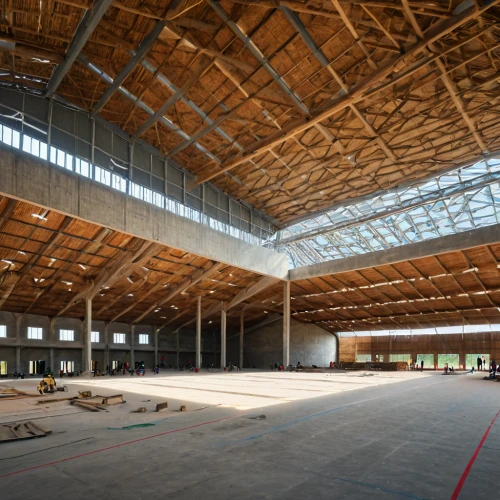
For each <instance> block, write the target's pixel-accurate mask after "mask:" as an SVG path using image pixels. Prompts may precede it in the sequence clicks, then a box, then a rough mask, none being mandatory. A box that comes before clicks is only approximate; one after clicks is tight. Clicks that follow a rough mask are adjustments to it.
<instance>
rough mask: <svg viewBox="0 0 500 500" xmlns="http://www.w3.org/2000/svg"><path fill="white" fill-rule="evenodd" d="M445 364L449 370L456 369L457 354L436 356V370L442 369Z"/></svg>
mask: <svg viewBox="0 0 500 500" xmlns="http://www.w3.org/2000/svg"><path fill="white" fill-rule="evenodd" d="M446 363H448V366H449V367H450V368H451V367H452V366H453V367H454V368H458V354H438V368H444V365H445V364H446Z"/></svg>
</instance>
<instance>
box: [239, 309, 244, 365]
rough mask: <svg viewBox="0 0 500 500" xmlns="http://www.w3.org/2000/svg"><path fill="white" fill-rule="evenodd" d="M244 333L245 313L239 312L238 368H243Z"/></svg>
mask: <svg viewBox="0 0 500 500" xmlns="http://www.w3.org/2000/svg"><path fill="white" fill-rule="evenodd" d="M244 335H245V313H243V312H242V313H241V314H240V364H239V366H240V368H243V336H244Z"/></svg>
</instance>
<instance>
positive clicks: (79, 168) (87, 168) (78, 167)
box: [75, 158, 91, 177]
mask: <svg viewBox="0 0 500 500" xmlns="http://www.w3.org/2000/svg"><path fill="white" fill-rule="evenodd" d="M75 172H76V173H77V174H80V175H83V176H84V177H91V175H90V173H91V165H90V163H89V162H87V161H85V160H82V159H80V158H75Z"/></svg>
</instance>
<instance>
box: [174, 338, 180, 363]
mask: <svg viewBox="0 0 500 500" xmlns="http://www.w3.org/2000/svg"><path fill="white" fill-rule="evenodd" d="M175 335H176V343H177V368H179V347H180V338H179V330H177V331H176V332H175Z"/></svg>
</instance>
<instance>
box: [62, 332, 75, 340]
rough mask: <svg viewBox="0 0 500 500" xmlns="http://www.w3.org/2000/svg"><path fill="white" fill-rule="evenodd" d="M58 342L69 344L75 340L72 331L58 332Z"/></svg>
mask: <svg viewBox="0 0 500 500" xmlns="http://www.w3.org/2000/svg"><path fill="white" fill-rule="evenodd" d="M59 340H65V341H68V342H71V341H73V340H75V332H74V330H59Z"/></svg>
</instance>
